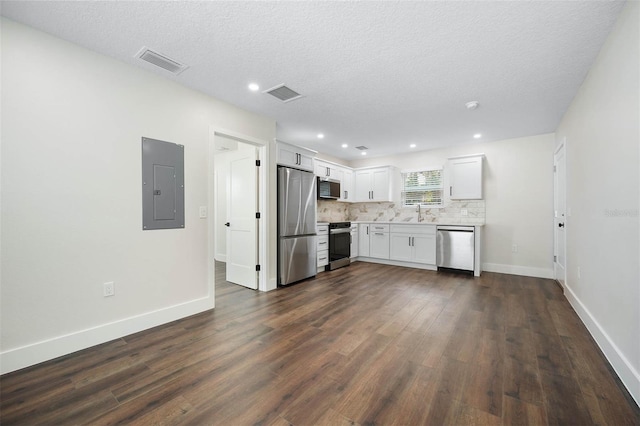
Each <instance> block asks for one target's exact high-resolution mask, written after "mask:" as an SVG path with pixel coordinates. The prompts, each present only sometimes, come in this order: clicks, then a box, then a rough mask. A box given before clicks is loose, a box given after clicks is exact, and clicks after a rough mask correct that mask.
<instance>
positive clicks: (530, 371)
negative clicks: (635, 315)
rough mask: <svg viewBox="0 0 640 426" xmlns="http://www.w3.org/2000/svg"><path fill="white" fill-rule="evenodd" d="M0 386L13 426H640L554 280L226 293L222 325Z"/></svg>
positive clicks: (434, 278) (322, 279) (332, 278)
mask: <svg viewBox="0 0 640 426" xmlns="http://www.w3.org/2000/svg"><path fill="white" fill-rule="evenodd" d="M221 269H222V268H219V270H221ZM0 386H1V390H0V396H1V406H0V407H1V417H0V420H1V423H2V424H3V425H12V424H20V425H32V424H49V425H67V424H96V425H103V424H142V425H147V424H162V425H164V424H193V425H208V424H224V425H245V424H246V425H249V424H265V425H288V424H293V425H312V424H323V425H340V424H399V425H444V424H451V425H462V424H482V425H488V424H504V425H517V424H531V425H541V424H561V425H569V424H575V425H588V424H599V425H604V424H609V425H638V424H640V410H639V409H638V407H637V405H635V403H634V402H633V401H632V400H631V399H630V397H629V395H628V394H627V393H626V391H625V390H624V389H623V388H622V387H621V385H620V384H619V382H618V379H617V377H616V376H615V375H614V374H613V373H612V371H611V368H610V366H609V364H608V363H607V362H606V360H605V359H604V357H603V355H602V354H601V353H600V351H599V349H598V348H597V347H596V345H595V344H594V342H593V341H592V339H591V338H590V336H589V334H588V333H587V331H586V329H585V328H584V326H583V325H582V323H581V322H580V320H579V319H578V317H577V316H576V314H575V313H574V312H573V310H572V309H571V307H570V306H569V304H568V302H567V301H566V300H565V299H564V297H563V295H562V292H561V290H560V288H559V287H558V286H557V285H556V284H555V282H553V281H550V280H543V279H536V278H526V277H519V276H512V275H501V274H492V273H484V274H483V275H482V277H480V278H473V277H470V276H465V275H458V274H453V273H436V272H432V271H423V270H417V269H408V268H400V267H394V266H384V265H376V264H368V263H355V264H353V265H351V266H349V267H347V268H343V269H338V270H336V271H332V272H326V273H323V274H321V275H319V276H318V278H316V279H313V280H309V281H306V282H303V283H300V284H297V285H294V286H291V287H288V288H283V289H279V290H277V291H274V292H270V293H259V292H254V291H252V290H248V289H244V288H242V287H239V286H235V285H233V284H229V283H226V282H224V279H222V280H221V281H220V282H219V283H218V284H217V286H216V308H215V309H214V310H213V311H210V312H206V313H202V314H199V315H195V316H193V317H190V318H186V319H184V320H180V321H176V322H173V323H171V324H167V325H164V326H161V327H157V328H154V329H151V330H147V331H144V332H141V333H137V334H134V335H131V336H127V337H124V338H121V339H118V340H115V341H112V342H109V343H105V344H103V345H100V346H98V347H94V348H91V349H87V350H84V351H81V352H78V353H75V354H71V355H68V356H65V357H62V358H59V359H56V360H53V361H50V362H46V363H43V364H40V365H37V366H34V367H30V368H27V369H24V370H21V371H18V372H14V373H10V374H7V375H4V376H2V377H1V378H0Z"/></svg>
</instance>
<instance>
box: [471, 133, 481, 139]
mask: <svg viewBox="0 0 640 426" xmlns="http://www.w3.org/2000/svg"><path fill="white" fill-rule="evenodd" d="M481 137H482V135H481V134H480V133H476V134H475V135H473V138H474V139H480V138H481Z"/></svg>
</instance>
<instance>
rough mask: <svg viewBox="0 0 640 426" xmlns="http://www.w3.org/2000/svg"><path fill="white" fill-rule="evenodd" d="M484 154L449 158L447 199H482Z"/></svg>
mask: <svg viewBox="0 0 640 426" xmlns="http://www.w3.org/2000/svg"><path fill="white" fill-rule="evenodd" d="M483 158H484V154H474V155H467V156H464V157H455V158H449V164H448V172H449V198H451V199H452V200H481V199H482V160H483Z"/></svg>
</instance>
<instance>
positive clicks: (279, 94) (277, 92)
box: [262, 84, 302, 102]
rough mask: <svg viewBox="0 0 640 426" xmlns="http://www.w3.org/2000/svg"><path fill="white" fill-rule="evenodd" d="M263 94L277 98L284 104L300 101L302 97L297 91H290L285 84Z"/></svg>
mask: <svg viewBox="0 0 640 426" xmlns="http://www.w3.org/2000/svg"><path fill="white" fill-rule="evenodd" d="M262 93H268V94H269V95H271V96H275V97H276V98H278V99H280V100H281V101H282V102H291V101H295V100H296V99H300V98H301V97H302V95H301V94H300V93H298V92H296V91H295V90H291V89H289V88H288V87H287V86H285V85H284V84H281V85H279V86H276V87H272V88H271V89H268V90H265V91H264V92H262Z"/></svg>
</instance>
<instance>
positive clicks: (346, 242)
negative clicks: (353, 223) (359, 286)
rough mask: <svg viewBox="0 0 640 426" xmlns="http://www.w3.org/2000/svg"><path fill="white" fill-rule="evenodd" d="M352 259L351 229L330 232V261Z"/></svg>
mask: <svg viewBox="0 0 640 426" xmlns="http://www.w3.org/2000/svg"><path fill="white" fill-rule="evenodd" d="M349 257H351V227H349V228H342V229H331V230H330V231H329V261H330V262H332V261H334V260H339V259H344V258H349Z"/></svg>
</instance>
